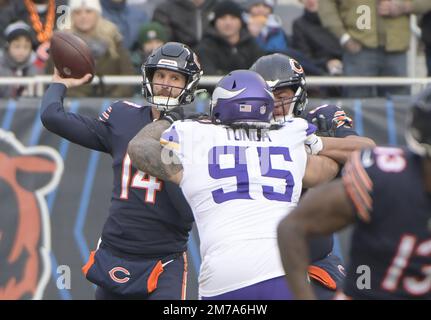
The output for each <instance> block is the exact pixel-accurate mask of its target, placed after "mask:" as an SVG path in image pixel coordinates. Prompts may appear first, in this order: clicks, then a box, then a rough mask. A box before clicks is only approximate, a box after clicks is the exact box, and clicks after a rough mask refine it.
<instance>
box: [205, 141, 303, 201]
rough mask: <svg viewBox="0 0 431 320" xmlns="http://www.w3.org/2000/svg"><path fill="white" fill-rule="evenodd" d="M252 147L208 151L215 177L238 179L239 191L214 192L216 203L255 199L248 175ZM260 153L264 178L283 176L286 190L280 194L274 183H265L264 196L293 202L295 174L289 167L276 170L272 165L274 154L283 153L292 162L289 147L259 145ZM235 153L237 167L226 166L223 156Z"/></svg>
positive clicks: (286, 159) (210, 172)
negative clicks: (224, 166)
mask: <svg viewBox="0 0 431 320" xmlns="http://www.w3.org/2000/svg"><path fill="white" fill-rule="evenodd" d="M247 148H248V147H239V146H217V147H213V148H212V149H211V150H210V151H209V153H208V170H209V175H210V176H211V177H212V178H213V179H223V178H229V177H234V178H236V190H234V191H229V192H225V191H223V189H222V188H219V189H216V190H214V191H212V195H213V199H214V201H215V202H216V203H222V202H226V201H229V200H235V199H251V200H253V198H252V197H251V195H250V181H249V174H248V166H247V162H249V161H248V160H250V159H247V158H246V157H247V155H246V150H247ZM257 154H258V156H259V164H260V171H261V172H260V174H261V176H262V177H271V178H278V179H283V180H284V183H285V192H284V193H280V192H276V191H275V190H274V187H273V186H267V185H263V184H261V187H262V193H263V196H264V197H265V198H267V199H269V200H276V201H285V202H291V200H292V193H293V187H294V184H295V183H294V180H293V176H292V173H291V172H290V171H288V170H281V169H274V168H273V167H272V162H271V156H274V155H281V156H282V157H283V159H284V161H292V159H291V157H290V153H289V149H288V148H283V147H257ZM226 155H232V156H233V158H234V163H232V164H233V167H232V166H230V167H229V168H222V167H221V166H220V164H221V163H222V161H221V159H220V158H221V156H226Z"/></svg>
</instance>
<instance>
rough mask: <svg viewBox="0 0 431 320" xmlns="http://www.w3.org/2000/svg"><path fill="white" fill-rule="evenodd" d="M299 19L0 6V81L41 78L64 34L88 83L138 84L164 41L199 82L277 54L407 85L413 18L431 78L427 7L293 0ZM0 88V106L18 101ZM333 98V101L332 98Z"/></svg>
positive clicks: (49, 3)
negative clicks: (113, 79)
mask: <svg viewBox="0 0 431 320" xmlns="http://www.w3.org/2000/svg"><path fill="white" fill-rule="evenodd" d="M297 4H298V5H301V6H302V7H303V12H302V14H301V15H300V16H299V17H297V18H295V19H292V21H287V23H288V24H289V25H291V26H292V29H291V34H288V33H287V32H286V28H285V25H286V21H285V17H283V16H282V15H279V14H278V12H277V8H278V5H279V4H278V3H277V0H19V1H11V0H0V30H1V34H0V48H1V51H0V77H10V76H32V75H36V74H44V73H47V74H50V73H51V72H52V69H53V63H52V61H51V59H50V58H49V44H50V39H51V37H52V35H53V32H54V31H55V30H62V31H67V32H72V33H74V34H76V35H78V36H79V37H81V38H82V39H83V40H84V41H85V42H86V43H87V44H88V45H89V47H90V49H91V50H92V53H93V56H94V58H95V61H96V74H97V75H98V76H99V77H100V78H101V79H102V80H103V76H105V75H136V74H140V72H141V70H140V66H141V65H142V63H143V62H144V61H145V59H146V58H147V57H148V55H149V54H150V53H151V52H152V50H153V49H155V48H157V47H159V46H160V45H162V44H163V43H165V42H167V41H177V42H182V43H185V44H187V45H189V46H190V47H191V48H193V49H194V50H196V52H197V53H198V56H199V58H200V61H201V64H202V67H203V70H204V74H205V75H224V74H226V73H228V72H230V71H232V70H235V69H248V68H249V67H250V66H251V65H252V64H253V63H254V61H256V59H258V58H259V57H260V56H262V55H265V54H270V53H275V52H281V53H285V54H287V55H289V56H291V57H293V58H295V59H296V60H298V61H299V62H300V63H301V64H302V65H303V67H304V70H305V72H306V74H307V75H322V76H325V75H327V76H341V75H344V76H406V75H407V62H406V61H407V51H408V49H409V45H410V26H409V17H410V15H411V14H416V15H417V16H418V17H419V25H420V27H421V28H422V30H423V32H422V40H423V42H422V43H423V47H424V52H425V57H426V60H427V67H428V75H430V74H431V1H429V0H343V1H340V0H325V1H319V0H298V1H297ZM133 90H134V89H133V88H131V87H130V86H120V85H119V86H105V85H104V84H103V81H101V83H100V85H98V86H90V85H87V86H83V87H80V88H78V89H75V90H74V91H73V92H72V90H71V92H70V94H69V95H70V96H77V97H79V96H108V95H109V96H111V97H124V96H130V95H133V94H134V93H136V92H134V91H133ZM405 93H406V88H405V87H391V88H379V89H378V90H377V88H374V87H371V86H370V87H353V88H349V89H346V90H345V91H344V92H343V94H344V95H345V96H348V97H354V96H359V97H370V96H376V95H386V94H405ZM25 94H26V91H25V90H24V88H20V87H19V86H18V87H17V86H10V87H6V86H0V97H12V98H16V97H19V96H21V95H25ZM332 94H334V91H332Z"/></svg>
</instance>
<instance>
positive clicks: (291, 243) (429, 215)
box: [278, 89, 431, 299]
mask: <svg viewBox="0 0 431 320" xmlns="http://www.w3.org/2000/svg"><path fill="white" fill-rule="evenodd" d="M409 112H410V115H409V116H410V117H409V124H408V128H407V132H406V140H407V144H408V147H407V148H395V147H392V148H387V147H376V148H374V149H366V150H363V151H362V152H355V153H354V154H353V155H352V157H351V158H350V160H349V161H348V163H347V164H346V166H345V168H344V171H343V174H342V178H340V179H337V180H335V181H333V182H330V183H329V184H326V185H322V186H319V187H317V188H315V189H313V190H310V191H309V192H307V194H306V195H305V196H304V198H303V199H302V200H301V202H300V204H299V206H298V207H297V208H296V209H294V210H293V211H292V212H291V213H290V214H289V215H288V216H286V217H285V218H284V219H283V221H282V222H281V223H280V225H279V227H278V237H279V240H278V242H279V247H280V252H281V256H282V260H283V265H284V268H285V270H286V273H287V280H288V282H289V285H290V288H291V290H292V291H293V293H294V295H295V297H296V298H297V299H313V298H315V295H314V293H313V291H312V290H311V287H310V285H309V282H308V280H307V266H308V263H309V259H308V248H307V245H306V240H307V239H308V238H309V237H310V236H315V235H324V234H330V233H332V232H335V231H337V230H340V229H341V228H343V227H345V226H347V225H349V224H354V230H353V234H352V240H351V249H350V264H349V266H348V268H347V278H346V280H345V284H344V288H343V291H342V292H340V293H339V294H338V295H337V298H339V299H343V298H347V299H348V298H350V299H430V298H431V281H430V266H431V127H430V125H429V124H430V123H431V91H430V89H427V90H426V91H425V92H424V93H422V95H421V96H420V97H419V99H418V100H417V101H416V103H415V104H414V105H413V107H412V109H411V110H410V111H409ZM358 270H359V272H358Z"/></svg>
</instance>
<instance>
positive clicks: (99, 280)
mask: <svg viewBox="0 0 431 320" xmlns="http://www.w3.org/2000/svg"><path fill="white" fill-rule="evenodd" d="M154 264H155V267H153V265H154ZM147 266H151V267H150V268H149V269H148V270H147V271H145V272H144V270H145V269H146V268H147ZM84 269H85V270H84ZM83 271H84V273H85V274H86V277H87V279H88V280H90V281H91V282H93V283H95V284H96V285H97V289H96V293H95V298H96V300H185V298H186V285H187V255H186V253H183V254H173V255H170V256H167V257H165V258H162V259H160V260H157V259H154V260H151V259H144V258H134V259H125V258H119V257H118V256H115V255H112V253H111V252H109V249H107V248H102V249H101V248H99V250H98V251H97V252H95V253H92V256H91V257H90V262H89V263H87V265H86V266H85V267H84V268H83ZM141 271H142V272H141ZM148 292H150V293H148Z"/></svg>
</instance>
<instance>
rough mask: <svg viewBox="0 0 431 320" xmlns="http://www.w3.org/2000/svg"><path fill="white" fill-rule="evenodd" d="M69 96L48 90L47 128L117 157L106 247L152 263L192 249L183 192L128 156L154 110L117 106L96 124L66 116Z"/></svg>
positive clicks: (62, 89)
mask: <svg viewBox="0 0 431 320" xmlns="http://www.w3.org/2000/svg"><path fill="white" fill-rule="evenodd" d="M65 93H66V87H65V86H64V85H62V84H51V85H50V87H49V88H48V90H47V91H46V93H45V96H44V98H43V101H42V110H41V119H42V122H43V123H44V125H45V127H46V128H47V129H48V130H50V131H51V132H54V133H56V134H58V135H60V136H62V137H63V138H65V139H68V140H70V141H71V142H74V143H77V144H80V145H82V146H84V147H87V148H90V149H94V150H98V151H101V152H106V153H109V154H110V155H111V156H112V158H113V163H112V169H113V173H114V186H113V190H112V198H111V206H110V209H109V216H108V218H107V221H106V222H105V225H104V227H103V232H102V243H103V244H104V245H105V246H106V247H108V248H111V249H113V250H114V251H117V252H121V253H124V254H136V255H140V256H143V257H148V258H155V257H162V256H165V255H167V254H171V253H177V252H183V251H185V250H187V240H188V234H189V232H190V230H191V227H192V223H193V214H192V212H191V209H190V207H189V205H188V204H187V202H186V200H185V198H184V196H183V194H182V191H181V189H180V188H179V187H178V186H176V185H174V184H172V183H170V182H165V181H161V180H159V179H157V178H155V177H152V176H150V175H148V174H146V173H144V172H142V171H139V170H137V169H136V168H135V167H134V166H133V165H132V164H131V161H130V158H129V156H128V154H127V146H128V143H129V141H130V140H131V139H132V138H133V137H134V136H135V135H136V134H137V133H138V132H139V131H140V130H141V129H142V128H143V127H144V126H145V125H147V124H148V123H151V122H152V121H153V119H152V113H151V107H150V106H139V105H136V104H134V103H132V102H127V101H117V102H115V103H114V104H112V105H111V106H109V107H108V108H107V110H105V111H104V112H103V113H102V114H101V115H100V116H99V118H98V119H97V118H91V117H87V116H83V115H79V114H73V113H69V112H65V111H64V108H63V103H62V100H63V97H64V96H65Z"/></svg>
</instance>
